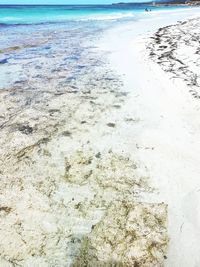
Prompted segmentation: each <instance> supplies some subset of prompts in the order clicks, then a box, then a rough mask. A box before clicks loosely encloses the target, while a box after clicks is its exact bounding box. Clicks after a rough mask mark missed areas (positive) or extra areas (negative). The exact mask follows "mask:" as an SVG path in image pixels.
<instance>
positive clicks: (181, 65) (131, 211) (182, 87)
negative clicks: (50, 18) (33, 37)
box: [0, 8, 200, 267]
mask: <svg viewBox="0 0 200 267" xmlns="http://www.w3.org/2000/svg"><path fill="white" fill-rule="evenodd" d="M199 12H200V9H199V8H191V9H188V10H173V11H166V12H163V13H161V14H159V15H157V16H154V14H153V12H152V15H151V14H148V16H152V19H149V20H148V24H147V23H146V21H145V20H144V21H143V20H139V21H138V22H134V24H133V23H132V22H127V23H124V24H123V25H118V26H116V27H112V28H111V29H106V30H105V31H103V32H102V34H101V35H100V36H98V38H96V39H95V41H94V38H92V37H93V36H90V35H89V34H88V36H87V38H85V39H86V40H85V39H84V43H80V44H79V46H80V47H79V49H80V50H81V53H80V55H79V57H80V58H79V65H78V66H77V69H78V70H76V71H77V72H76V73H75V74H74V73H73V74H74V75H75V77H76V78H75V79H74V80H73V79H72V78H71V76H72V75H71V73H69V71H68V70H67V69H65V64H64V63H63V64H60V62H61V59H62V56H63V53H66V50H65V45H68V43H67V42H69V40H68V39H67V38H64V36H65V35H64V36H63V35H59V31H57V32H52V34H51V35H50V36H48V40H47V38H44V39H42V40H41V39H40V40H39V41H40V43H44V44H46V43H47V44H48V42H50V43H51V42H52V43H53V42H58V43H59V42H60V39H59V38H58V37H60V36H63V39H62V45H63V46H60V47H59V49H60V50H59V54H58V55H57V57H56V58H55V57H54V55H53V52H52V54H49V59H48V60H49V61H45V60H46V56H44V59H43V58H42V60H43V61H42V60H41V58H40V59H39V60H38V59H37V58H36V59H35V61H34V64H33V63H30V62H29V58H28V56H27V58H25V59H24V58H23V59H21V60H22V63H20V64H21V66H22V69H23V67H24V68H25V69H28V70H29V73H28V75H27V77H28V78H27V77H26V76H25V74H24V73H23V72H22V71H21V72H20V70H19V69H17V71H19V72H20V73H21V74H20V75H21V76H20V77H21V81H20V82H21V83H23V87H22V84H21V83H20V84H19V82H16V81H17V80H16V81H15V83H14V84H15V86H14V87H13V86H11V85H10V84H7V85H6V86H4V88H2V89H1V90H0V101H1V107H0V111H1V115H0V176H1V185H0V256H1V259H0V266H2V267H11V266H23V267H28V266H30V267H34V266H41V267H49V266H55V267H57V266H63V267H65V266H113V264H114V266H135V267H139V266H142V267H151V266H152V267H156V266H158V267H160V266H170V267H172V266H175V267H179V266H180V267H186V266H192V267H193V266H199V265H200V256H199V255H200V247H199V245H198V241H199V239H200V229H199V224H200V213H199V206H200V195H199V189H200V180H199V175H200V165H199V164H198V156H199V152H200V145H199V143H200V131H199V127H198V126H199V115H200V108H199V92H198V90H199V82H200V81H199V79H200V78H199V64H200V53H199V36H198V35H199V26H200V19H199V16H198V13H199ZM62 34H63V33H62ZM73 34H77V33H76V31H74V33H73ZM57 39H58V41H57ZM72 40H73V39H70V42H71V43H70V45H71V46H72V47H73V45H74V43H73V41H72ZM81 40H82V39H81ZM91 40H92V41H91ZM86 44H87V46H86ZM27 45H28V44H27V43H25V44H24V46H25V47H26V48H27ZM76 45H77V44H76ZM35 46H37V44H35ZM74 46H75V45H74ZM9 49H10V48H9ZM32 49H33V51H34V48H32ZM15 50H18V49H14V51H15ZM19 50H20V48H19ZM10 51H13V50H12V49H11V50H9V52H10ZM2 53H3V52H1V54H2ZM14 53H15V52H14ZM28 55H29V54H28ZM51 55H52V57H51ZM1 60H3V58H1ZM67 60H69V58H68V59H67ZM36 61H37V63H35V62H36ZM35 64H36V65H37V67H35ZM46 65H48V68H47V72H48V73H50V76H48V77H50V78H49V79H47V78H46V77H47V74H48V73H47V72H46V73H42V72H41V66H46ZM90 66H93V69H92V72H91V70H90V68H89V67H90ZM11 67H12V69H11V70H10V71H13V70H14V72H15V69H14V68H16V65H15V64H13V65H12V66H11ZM50 71H51V72H50ZM2 73H6V69H2ZM84 73H87V76H86V75H82V74H84ZM22 74H24V75H22ZM45 74H46V76H45ZM39 75H40V76H39ZM66 75H68V76H67V77H68V80H67V83H65V77H66ZM58 76H59V79H57V77H58ZM13 79H15V77H14V76H13ZM41 81H42V82H41ZM44 85H45V86H44Z"/></svg>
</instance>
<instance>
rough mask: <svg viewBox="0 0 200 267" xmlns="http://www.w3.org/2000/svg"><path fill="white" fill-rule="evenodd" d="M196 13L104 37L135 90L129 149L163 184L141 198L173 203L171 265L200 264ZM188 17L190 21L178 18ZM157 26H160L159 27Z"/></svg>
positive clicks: (130, 109) (126, 146)
mask: <svg viewBox="0 0 200 267" xmlns="http://www.w3.org/2000/svg"><path fill="white" fill-rule="evenodd" d="M192 12H194V13H196V14H193V13H192ZM198 12H199V9H197V10H191V13H190V12H188V14H184V15H183V14H181V13H178V12H177V13H176V15H175V16H174V17H173V16H169V17H167V16H163V17H162V18H158V19H157V20H152V23H149V24H148V25H145V23H143V22H140V24H139V23H138V28H139V29H140V31H141V29H142V27H143V30H144V34H140V35H138V34H135V31H134V33H133V30H132V27H133V25H129V26H127V28H126V30H124V29H123V27H121V29H117V30H116V32H114V33H113V35H112V36H111V33H110V32H109V33H108V35H107V38H109V36H110V39H109V40H106V39H105V40H104V42H103V43H102V47H104V48H105V49H106V48H108V47H109V43H110V42H111V40H112V42H113V44H115V51H114V52H113V54H112V55H111V62H112V63H113V66H115V68H116V69H117V70H118V72H119V73H120V74H124V86H125V87H126V89H127V90H128V92H130V94H129V101H128V103H127V104H126V106H125V107H124V109H123V112H124V113H125V112H129V114H130V117H131V116H133V114H134V116H135V118H137V123H136V124H135V128H134V129H133V128H131V129H130V128H125V129H122V128H121V131H120V133H119V134H121V135H125V134H126V143H125V144H123V145H124V149H125V150H129V151H130V150H132V153H133V154H134V155H135V156H136V159H137V160H138V159H140V162H142V163H143V164H144V165H145V166H146V167H147V173H148V174H149V176H150V177H151V179H152V181H153V185H154V186H155V187H156V188H157V189H158V191H157V194H155V195H153V194H152V195H151V197H150V198H149V196H147V197H145V196H143V199H146V201H148V202H149V201H152V202H162V201H163V202H164V203H166V204H168V219H169V228H168V230H169V238H170V242H169V249H168V255H167V260H166V261H165V266H170V267H171V266H178V267H186V266H200V256H199V255H200V247H199V239H200V229H199V218H200V213H199V209H200V195H199V188H200V179H199V177H200V165H199V153H200V146H199V144H200V132H199V117H200V108H199V101H198V98H199V92H198V91H199V73H200V72H199V61H200V56H199V52H198V51H199V33H198V32H199V17H198ZM168 15H169V14H168ZM182 15H183V16H182ZM189 15H190V16H191V17H190V16H189ZM184 16H185V17H184ZM187 16H188V17H190V19H189V21H188V22H183V23H182V22H177V21H178V20H180V19H186V17H187ZM195 16H196V18H195V19H192V18H194V17H195ZM169 24H174V25H170V26H168V25H169ZM139 26H140V27H139ZM156 27H157V29H158V28H160V29H159V30H157V31H156V33H153V32H152V31H153V30H154V29H155V28H156ZM136 31H137V30H136ZM116 36H120V38H118V37H116ZM159 36H160V37H159ZM124 40H125V41H124ZM122 49H123V54H122V53H121V52H120V51H122ZM149 58H150V59H151V60H149ZM193 81H194V82H193Z"/></svg>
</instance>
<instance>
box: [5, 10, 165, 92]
mask: <svg viewBox="0 0 200 267" xmlns="http://www.w3.org/2000/svg"><path fill="white" fill-rule="evenodd" d="M144 9H145V6H144V5H126V6H117V5H111V6H0V73H1V75H0V88H1V89H6V88H20V87H23V89H33V88H38V87H39V88H41V87H43V86H44V83H45V86H51V87H54V89H58V88H62V86H63V85H66V84H68V85H69V84H70V83H72V82H76V79H77V76H80V75H86V74H87V73H89V72H90V70H92V69H93V67H94V65H95V64H97V65H99V64H100V62H94V61H96V59H93V56H92V54H94V46H95V40H97V38H99V37H100V36H101V33H102V32H103V31H104V30H105V29H107V28H110V27H113V26H115V25H118V24H122V23H127V21H128V22H129V21H131V22H134V21H138V20H141V19H146V20H148V19H151V18H152V17H154V16H156V15H158V14H159V12H161V11H165V10H167V9H166V8H155V7H152V10H153V11H154V10H155V12H148V13H147V12H144ZM168 9H169V8H168ZM95 53H97V51H95ZM98 53H99V51H98ZM83 55H84V57H83ZM86 76H87V75H86Z"/></svg>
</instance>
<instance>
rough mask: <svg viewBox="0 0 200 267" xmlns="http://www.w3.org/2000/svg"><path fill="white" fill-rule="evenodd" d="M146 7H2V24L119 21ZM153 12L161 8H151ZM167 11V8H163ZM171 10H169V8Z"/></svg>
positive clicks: (139, 13)
mask: <svg viewBox="0 0 200 267" xmlns="http://www.w3.org/2000/svg"><path fill="white" fill-rule="evenodd" d="M145 8H146V6H144V5H137V4H135V5H119V6H118V5H95V6H87V5H86V6H78V5H77V6H72V5H68V6H3V5H2V6H0V23H1V24H34V23H47V22H64V21H69V20H70V21H84V20H96V21H98V20H99V21H101V20H119V19H124V18H129V19H131V18H135V17H137V16H138V15H141V14H142V13H144V9H145ZM151 9H152V10H160V9H161V8H155V7H151ZM162 9H166V8H162ZM168 9H169V8H168Z"/></svg>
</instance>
